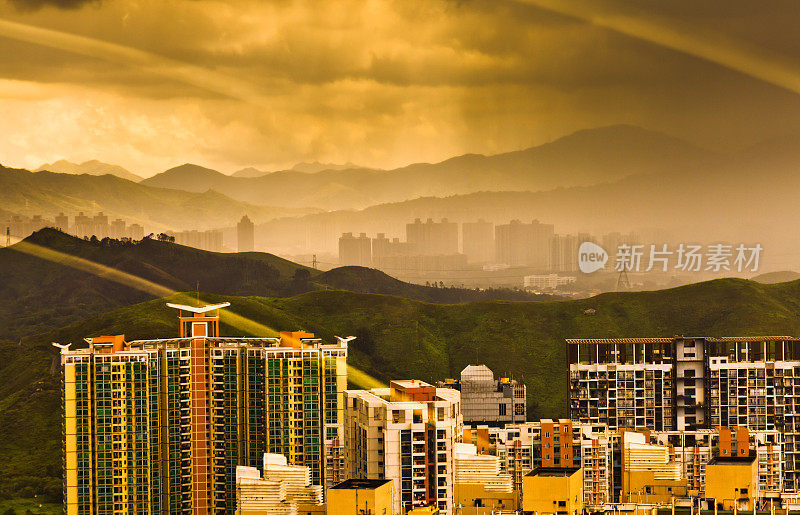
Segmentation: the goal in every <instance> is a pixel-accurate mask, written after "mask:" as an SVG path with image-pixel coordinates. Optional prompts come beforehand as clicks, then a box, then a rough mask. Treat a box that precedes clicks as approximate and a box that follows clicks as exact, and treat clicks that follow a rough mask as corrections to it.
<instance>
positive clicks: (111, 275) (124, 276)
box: [8, 238, 385, 388]
mask: <svg viewBox="0 0 800 515" xmlns="http://www.w3.org/2000/svg"><path fill="white" fill-rule="evenodd" d="M14 240H15V241H16V243H14V244H13V245H12V246H11V247H8V249H9V250H16V251H17V252H22V253H23V254H28V255H30V256H34V257H37V258H39V259H44V260H46V261H51V262H53V263H57V264H59V265H63V266H67V267H70V268H73V269H75V270H80V271H82V272H87V273H90V274H92V275H95V276H97V277H102V278H103V279H107V280H109V281H114V282H116V283H119V284H122V285H125V286H128V287H130V288H134V289H137V290H139V291H143V292H145V293H148V294H150V295H154V296H156V297H173V300H174V301H175V302H179V303H183V304H185V305H192V304H194V303H196V302H197V299H196V298H195V297H193V296H192V295H189V294H187V293H181V292H177V291H175V290H171V289H170V288H167V287H165V286H161V285H160V284H157V283H154V282H152V281H149V280H147V279H143V278H141V277H138V276H136V275H133V274H130V273H128V272H123V271H122V270H118V269H116V268H112V267H110V266H106V265H103V264H100V263H96V262H94V261H91V260H88V259H85V258H81V257H77V256H72V255H70V254H67V253H64V252H60V251H57V250H53V249H50V248H47V247H43V246H41V245H37V244H35V243H31V242H29V241H25V240H19V239H18V238H14ZM220 321H222V322H223V323H225V324H227V325H229V326H231V327H233V328H235V329H237V330H239V331H242V332H244V333H247V334H252V335H259V336H267V337H276V336H279V335H280V331H277V330H275V329H273V328H271V327H269V326H267V325H264V324H262V323H260V322H256V321H255V320H251V319H249V318H247V317H243V316H241V315H238V314H236V313H234V312H233V311H231V310H230V308H229V309H226V310H223V311H221V313H220ZM294 343H296V344H298V345H302V342H300V341H299V340H295V342H294ZM347 379H348V380H349V381H350V382H351V383H353V384H355V385H356V386H358V387H360V388H381V387H384V386H385V385H384V384H383V383H381V382H380V381H379V380H377V379H375V378H374V377H372V376H370V375H369V374H367V373H366V372H364V371H362V370H359V369H357V368H356V367H353V366H352V365H347Z"/></svg>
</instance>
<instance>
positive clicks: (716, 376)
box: [567, 336, 800, 492]
mask: <svg viewBox="0 0 800 515" xmlns="http://www.w3.org/2000/svg"><path fill="white" fill-rule="evenodd" d="M567 347H568V355H569V362H570V365H569V373H570V378H569V396H570V413H571V417H572V418H573V419H575V420H578V421H581V422H599V423H607V424H608V425H609V427H610V428H612V429H617V428H623V427H628V428H634V427H648V428H651V429H655V430H664V431H672V430H691V429H702V428H714V427H718V426H742V427H746V428H747V429H749V430H750V431H751V432H753V431H773V430H775V431H778V432H779V433H781V434H783V435H792V434H794V433H795V432H800V417H798V414H800V397H798V396H800V339H798V338H793V337H789V336H747V337H725V338H712V337H694V338H688V337H675V338H619V339H595V340H567ZM783 445H784V449H783V453H784V456H785V458H784V463H783V467H782V468H783V471H782V474H783V489H784V490H785V491H787V492H797V491H798V488H800V441H798V442H795V439H794V438H786V439H785V441H784V442H783Z"/></svg>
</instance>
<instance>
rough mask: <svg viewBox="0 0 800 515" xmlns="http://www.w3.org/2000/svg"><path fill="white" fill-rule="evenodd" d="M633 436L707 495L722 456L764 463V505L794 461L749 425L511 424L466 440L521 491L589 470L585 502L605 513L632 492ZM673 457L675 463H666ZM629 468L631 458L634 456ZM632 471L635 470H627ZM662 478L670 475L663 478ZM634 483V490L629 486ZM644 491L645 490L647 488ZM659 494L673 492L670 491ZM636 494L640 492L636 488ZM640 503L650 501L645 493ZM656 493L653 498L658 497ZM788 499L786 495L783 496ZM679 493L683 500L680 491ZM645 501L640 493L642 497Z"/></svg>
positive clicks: (775, 439)
mask: <svg viewBox="0 0 800 515" xmlns="http://www.w3.org/2000/svg"><path fill="white" fill-rule="evenodd" d="M631 432H636V433H640V434H641V435H642V437H643V438H641V439H640V440H639V441H640V442H641V443H646V444H648V445H650V446H653V447H652V451H653V452H652V453H651V454H650V457H651V458H652V457H653V456H656V455H657V456H660V459H661V461H662V462H665V461H666V462H669V468H670V471H671V472H670V474H672V477H673V478H674V477H675V475H676V474H677V475H678V476H680V479H681V481H683V483H682V486H681V488H682V489H683V491H686V490H687V489H690V490H696V491H697V492H698V493H699V494H700V496H701V497H702V496H704V495H705V491H704V488H705V486H704V485H705V480H706V479H705V473H706V463H707V462H708V461H709V460H710V459H712V458H713V457H715V456H721V457H725V456H748V455H750V454H751V453H753V454H755V456H756V457H757V460H758V470H759V473H758V481H759V489H760V491H761V492H762V494H763V500H767V499H769V498H777V496H778V495H779V493H780V492H782V491H784V490H783V480H784V469H783V467H784V466H785V464H786V461H787V460H789V459H791V456H790V455H786V454H785V453H784V447H785V444H784V438H783V435H782V434H781V433H780V432H778V431H775V430H770V431H748V430H747V429H746V428H743V427H736V428H726V427H719V428H716V429H696V430H686V431H650V430H648V429H645V428H640V429H638V430H637V431H633V430H631V429H627V428H623V429H619V430H610V429H609V428H608V426H607V425H605V424H596V423H592V424H586V423H582V422H573V421H572V420H569V419H561V420H555V421H554V420H549V419H544V420H541V421H539V422H526V423H523V424H506V425H505V426H504V427H489V426H485V425H478V426H472V427H468V426H465V429H464V434H463V441H464V442H466V443H473V444H474V445H475V446H476V448H477V450H478V452H479V453H481V454H492V455H495V456H497V457H498V459H499V460H500V471H501V473H507V474H509V475H510V476H511V477H512V478H513V482H514V490H515V492H520V491H521V490H522V484H523V478H524V477H525V475H526V474H528V473H529V472H530V471H531V470H534V469H535V468H537V467H545V468H571V467H581V468H583V481H584V483H583V494H584V504H585V505H587V506H590V507H595V508H596V507H600V506H603V505H605V504H607V503H613V502H621V500H622V499H623V498H624V493H625V488H629V489H630V488H632V487H631V485H630V480H631V479H633V478H632V476H630V475H629V476H628V477H623V475H625V474H627V472H625V470H624V468H623V463H624V462H625V461H626V457H625V456H624V454H623V450H624V445H623V442H622V438H623V436H624V435H626V434H630V433H631ZM664 456H667V457H668V459H666V460H665V459H664ZM627 458H628V461H629V462H630V460H631V456H628V457H627ZM628 470H629V471H630V469H628ZM662 478H663V476H662ZM625 480H628V483H629V484H628V485H627V486H625V485H623V483H624V482H625ZM640 486H641V485H640ZM648 486H653V487H654V488H653V489H652V490H658V489H660V490H661V492H660V493H661V494H662V495H663V494H664V491H663V490H666V489H668V488H670V486H669V485H667V486H665V487H664V485H663V484H662V485H661V486H662V487H664V488H660V487H659V488H655V487H656V486H657V485H656V484H655V483H652V484H648ZM634 490H636V488H634ZM642 490H643V491H642V492H641V495H642V497H641V499H642V500H643V501H645V502H646V501H647V500H648V499H649V498H647V499H646V498H645V496H644V494H645V493H646V492H645V491H644V490H646V489H642ZM651 493H654V492H652V491H651ZM784 493H785V491H784ZM675 494H676V495H677V494H678V491H677V488H676V489H675ZM637 498H638V495H637Z"/></svg>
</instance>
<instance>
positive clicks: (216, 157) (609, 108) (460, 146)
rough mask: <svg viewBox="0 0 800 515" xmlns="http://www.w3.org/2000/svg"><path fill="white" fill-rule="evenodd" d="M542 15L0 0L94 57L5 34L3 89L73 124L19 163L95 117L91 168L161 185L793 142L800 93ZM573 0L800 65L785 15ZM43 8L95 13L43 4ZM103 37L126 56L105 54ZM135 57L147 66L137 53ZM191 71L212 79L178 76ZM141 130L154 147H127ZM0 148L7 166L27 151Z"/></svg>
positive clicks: (794, 13) (286, 4) (468, 5)
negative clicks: (634, 139)
mask: <svg viewBox="0 0 800 515" xmlns="http://www.w3.org/2000/svg"><path fill="white" fill-rule="evenodd" d="M543 1H544V0H543ZM536 3H537V2H528V1H527V0H513V1H512V0H370V1H366V0H338V1H333V0H276V1H255V0H239V1H236V2H231V3H224V2H216V1H215V2H211V1H208V2H206V1H203V0H198V1H191V2H189V1H183V0H176V1H170V2H164V1H161V0H136V1H133V0H115V1H114V2H102V3H96V2H81V1H72V2H64V1H62V2H59V1H51V2H47V1H45V0H29V1H27V2H24V1H21V0H6V3H3V0H0V21H2V20H3V19H5V20H9V21H13V22H15V23H20V24H27V25H30V26H33V27H44V28H47V29H52V30H54V31H60V32H63V33H67V34H69V35H79V36H84V37H86V38H88V39H87V41H85V42H84V43H85V46H81V51H82V52H84V53H75V52H73V51H71V50H68V49H64V48H60V47H59V45H58V41H59V39H58V38H56V39H55V43H53V44H51V45H50V46H44V45H39V44H34V43H35V40H36V38H35V37H32V38H29V39H26V40H14V39H10V38H8V37H6V38H3V37H2V35H3V34H2V30H0V56H3V57H2V58H0V88H3V87H4V88H5V89H4V90H3V91H5V92H6V94H10V95H12V96H13V95H14V94H15V92H18V93H17V94H18V95H19V96H20V97H24V98H26V99H27V98H28V96H29V91H35V92H37V94H40V95H42V96H43V97H46V98H48V99H50V100H49V101H51V102H56V100H58V102H61V103H62V104H63V105H61V104H58V105H57V106H54V107H53V109H54V112H57V113H58V114H59V116H57V117H53V118H55V121H54V122H52V123H60V124H62V125H63V129H64V130H61V131H58V132H56V131H54V133H53V134H55V136H53V134H51V135H50V137H51V138H52V137H55V138H56V140H58V139H59V138H61V139H63V140H64V141H63V142H62V143H58V142H57V141H56V142H55V143H53V144H50V143H49V142H47V141H45V140H44V139H42V141H41V151H40V152H38V153H34V154H35V155H34V156H33V157H27V158H25V159H30V160H32V161H33V160H34V159H39V157H41V158H42V160H47V161H53V160H54V157H52V156H51V154H48V153H47V152H52V150H50V149H52V148H56V147H58V146H59V145H62V146H63V148H67V149H69V148H75V147H77V146H79V145H86V143H85V142H83V141H67V140H66V139H65V138H67V137H68V136H69V137H75V136H74V132H71V129H72V128H73V127H76V126H77V124H81V123H89V122H87V121H85V120H90V121H91V120H94V119H95V115H94V114H93V113H94V111H98V112H101V113H102V116H100V117H99V119H102V120H108V121H107V122H105V123H107V125H108V127H107V128H104V129H103V130H105V131H106V132H104V133H101V134H98V135H97V136H96V138H97V140H96V141H95V142H94V145H96V148H106V147H104V146H103V145H108V147H107V148H108V150H107V152H108V153H107V154H104V155H92V156H86V159H89V158H93V157H100V158H104V159H105V160H108V161H118V162H121V164H123V165H125V164H127V165H129V167H131V168H133V169H137V170H141V171H146V170H151V171H156V170H153V169H152V167H156V166H160V163H162V162H164V161H166V158H165V157H164V155H166V154H170V155H171V154H174V153H176V152H177V153H181V154H183V155H186V159H185V160H190V159H191V158H192V157H191V156H194V155H199V156H200V157H199V158H198V159H200V160H201V161H202V160H203V159H206V161H204V163H205V164H210V165H213V164H215V163H220V164H219V166H221V167H226V166H228V167H231V168H233V167H242V166H245V165H260V166H262V167H264V168H269V167H270V166H276V167H277V166H281V164H284V163H289V164H291V162H292V161H297V160H306V159H310V160H314V159H319V160H324V161H347V160H351V161H355V162H359V163H363V164H368V165H374V166H380V167H389V166H393V165H399V164H404V163H406V162H408V161H416V160H429V161H432V160H436V159H441V158H446V157H449V156H450V155H452V154H457V153H463V152H484V153H490V152H499V151H504V150H512V149H514V148H520V147H524V146H529V145H532V144H536V143H541V142H543V141H546V140H549V139H553V138H556V137H558V136H561V135H563V134H565V133H568V132H571V131H574V130H577V129H581V128H586V127H592V126H598V125H604V124H612V123H620V122H625V123H633V124H638V125H643V126H646V127H648V128H653V129H657V130H662V131H665V132H668V133H670V134H676V135H677V134H680V135H683V136H684V137H686V138H688V139H692V140H694V141H696V142H699V143H700V144H710V145H716V144H719V143H720V142H721V143H722V144H727V145H731V146H741V145H742V144H744V143H746V142H747V141H752V140H754V139H758V138H762V137H768V136H769V135H773V134H776V133H778V132H780V131H788V132H791V131H798V132H800V116H798V115H800V97H798V96H797V95H793V94H791V93H787V92H785V91H783V90H779V89H778V88H776V87H774V86H771V85H769V84H767V83H766V82H765V81H763V80H758V79H755V78H753V77H750V76H748V75H747V74H745V73H740V72H737V71H731V70H730V69H727V68H726V67H725V66H722V65H720V64H714V63H712V62H710V61H708V60H704V59H700V58H698V57H696V56H692V55H689V54H688V53H686V52H681V51H676V50H674V49H670V48H664V47H663V46H660V45H658V44H656V43H654V42H652V41H643V40H641V38H636V37H631V36H630V35H625V34H622V33H620V32H619V31H615V30H610V29H609V28H607V27H603V26H601V25H600V24H598V23H592V22H587V21H586V20H585V19H581V18H580V17H576V16H567V15H564V14H562V13H558V12H554V11H553V10H550V9H545V8H542V7H541V6H537V5H535V4H536ZM565 3H568V4H569V5H582V4H583V5H587V6H589V7H591V8H592V9H595V8H597V9H599V8H603V9H604V11H603V12H605V13H608V12H610V13H613V12H621V13H624V14H627V15H631V16H639V17H642V18H645V19H656V18H657V19H658V20H660V21H664V22H665V23H667V24H668V25H669V26H671V27H675V28H676V29H678V30H684V31H687V32H692V31H694V30H695V29H697V28H700V29H702V30H704V31H711V32H713V33H715V34H717V35H718V36H719V37H718V40H719V42H720V43H721V44H722V45H723V46H724V45H725V44H727V43H729V42H735V43H737V44H739V43H742V42H743V43H745V44H746V45H750V46H754V47H756V48H758V49H759V51H763V53H764V55H772V54H774V55H781V56H788V57H789V59H790V61H791V60H792V59H794V60H800V59H798V58H799V57H800V39H798V38H796V37H795V33H796V30H795V27H796V26H798V25H800V14H799V13H798V11H800V10H798V9H796V8H794V7H793V4H792V3H789V2H786V1H774V2H772V1H767V2H760V3H758V4H754V3H752V2H749V1H744V0H729V1H725V2H720V1H717V0H710V1H708V2H696V1H693V0H673V1H670V2H662V1H660V0H642V1H641V2H635V3H634V2H618V1H615V0H593V1H592V2H585V1H583V0H569V2H566V0H565ZM89 5H91V6H92V7H91V8H88V7H87V6H89ZM4 6H5V8H4ZM11 6H14V7H11ZM43 6H53V7H59V6H60V7H82V6H83V7H84V8H83V9H53V8H45V9H35V7H43ZM20 7H24V8H26V10H24V11H21V10H19V8H20ZM648 17H649V18H648ZM0 26H1V24H0ZM105 43H112V44H113V45H115V50H114V52H112V55H111V56H110V55H109V53H108V52H107V48H106V45H105ZM94 46H96V47H97V49H96V50H97V51H96V52H95V51H94V50H95V49H94V48H93V47H94ZM117 47H119V48H117ZM125 49H130V50H131V52H133V53H137V57H136V58H134V59H130V58H126V57H125V55H127V54H128V52H127V51H125ZM138 53H143V54H146V55H139V54H138ZM118 55H119V56H122V58H121V59H119V60H115V57H114V56H118ZM98 56H99V57H98ZM165 62H169V63H171V65H170V66H164V65H163V63H165ZM183 67H186V68H189V69H191V70H199V71H203V73H188V72H185V73H173V71H175V72H178V71H180V68H183ZM205 71H207V72H209V76H208V77H204V75H205ZM211 72H213V74H211ZM211 75H213V76H211ZM188 78H191V81H189V80H187V79H188ZM206 79H207V80H206ZM3 80H6V81H10V82H8V83H7V84H6V85H5V86H3V84H2V81H3ZM229 82H230V83H237V84H240V85H248V87H249V88H252V90H253V91H255V92H257V93H258V95H260V96H263V97H264V98H265V99H266V102H265V103H262V104H259V108H257V109H253V107H252V105H248V99H249V98H250V97H251V96H250V95H244V98H243V95H237V94H236V93H237V88H233V89H234V91H231V92H230V93H231V94H227V95H226V94H225V93H226V92H227V91H228V90H227V89H226V88H225V87H222V86H225V85H226V84H227V83H229ZM31 84H35V85H40V86H42V87H41V88H38V89H37V88H31V87H30V85H31ZM204 86H207V87H204ZM238 89H241V88H238ZM245 89H247V88H245ZM81 92H101V93H102V94H103V95H108V96H107V97H106V96H102V95H100V96H98V95H90V94H88V93H85V94H84V93H81ZM95 98H103V99H104V102H105V103H104V104H103V105H98V102H97V100H95ZM111 99H113V100H111ZM167 100H168V101H169V102H167ZM2 102H3V100H2V99H0V115H5V118H6V120H7V122H6V123H7V126H9V127H11V126H13V127H14V128H15V130H17V131H20V130H24V128H25V127H31V129H30V132H31V134H32V135H31V136H30V138H31V140H36V141H38V140H37V139H36V138H38V136H36V135H35V134H34V132H33V131H34V130H35V129H34V127H35V126H34V125H32V124H30V123H25V116H26V113H28V114H29V113H31V112H33V111H34V110H35V109H36V108H37V104H34V103H32V101H29V100H26V101H25V102H23V101H21V100H20V101H19V102H17V103H16V104H13V105H12V104H11V103H9V102H7V103H6V105H11V106H12V107H9V108H7V109H6V110H5V111H4V110H3V106H4V104H3V103H2ZM26 102H27V103H26ZM64 106H67V107H64ZM158 106H161V107H158ZM264 107H266V108H264ZM173 110H174V111H177V112H179V113H180V117H181V118H175V117H173V116H172V114H171V111H173ZM141 113H147V115H146V116H145V115H142V114H141ZM14 117H17V118H16V119H15V118H14ZM0 118H2V116H0ZM5 127H6V126H5V125H3V126H0V129H4V128H5ZM20 127H22V129H20ZM131 127H135V128H136V129H137V131H138V132H137V133H136V134H139V133H141V134H146V135H148V138H137V137H136V135H135V134H134V135H133V136H131V134H130V130H132V129H130V128H131ZM89 135H90V136H91V133H89ZM87 137H88V136H87ZM101 137H103V138H105V139H104V140H101ZM19 138H23V139H24V135H20V136H19ZM112 142H114V143H112ZM150 142H152V143H150ZM38 144H39V143H36V144H34V143H31V141H28V142H26V143H25V144H22V143H20V144H19V147H18V148H32V147H35V146H36V145H38ZM114 144H115V146H114V147H113V148H112V145H114ZM2 145H3V143H0V153H5V154H7V155H15V154H14V152H20V151H19V150H17V147H15V148H14V149H4V148H3V146H2ZM6 145H8V143H6ZM92 148H95V147H92ZM114 152H117V153H119V155H120V156H121V157H118V158H115V157H114ZM56 157H58V156H56ZM12 159H13V157H12ZM126 160H127V161H126ZM209 161H210V162H209ZM153 163H156V164H153ZM35 164H36V165H37V166H38V164H40V163H35ZM240 165H241V166H240Z"/></svg>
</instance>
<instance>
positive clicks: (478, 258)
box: [461, 218, 494, 263]
mask: <svg viewBox="0 0 800 515" xmlns="http://www.w3.org/2000/svg"><path fill="white" fill-rule="evenodd" d="M461 245H462V251H463V254H464V255H466V256H467V261H469V262H470V263H490V262H492V261H494V224H493V223H492V222H486V221H484V220H483V218H481V219H480V220H478V221H477V222H464V223H463V224H461Z"/></svg>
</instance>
